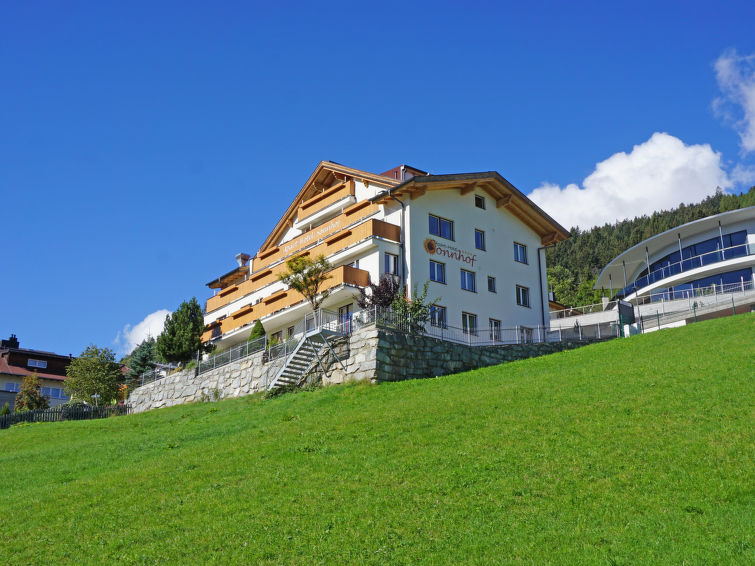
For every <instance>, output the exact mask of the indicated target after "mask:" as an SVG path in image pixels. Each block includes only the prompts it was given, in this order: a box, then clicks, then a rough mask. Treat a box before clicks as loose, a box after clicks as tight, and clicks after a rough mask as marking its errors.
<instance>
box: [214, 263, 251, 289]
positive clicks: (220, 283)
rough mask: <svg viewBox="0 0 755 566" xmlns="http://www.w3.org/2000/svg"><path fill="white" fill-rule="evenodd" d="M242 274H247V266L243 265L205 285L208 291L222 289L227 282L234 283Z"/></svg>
mask: <svg viewBox="0 0 755 566" xmlns="http://www.w3.org/2000/svg"><path fill="white" fill-rule="evenodd" d="M244 273H249V266H248V265H243V266H241V267H236V268H234V269H232V270H231V271H229V272H228V273H226V274H224V275H221V276H220V277H218V278H217V279H213V280H212V281H210V282H209V283H207V286H208V287H209V288H210V289H222V288H223V287H224V286H225V285H226V284H228V282H229V281H235V280H236V279H238V278H239V277H240V276H241V275H243V274H244Z"/></svg>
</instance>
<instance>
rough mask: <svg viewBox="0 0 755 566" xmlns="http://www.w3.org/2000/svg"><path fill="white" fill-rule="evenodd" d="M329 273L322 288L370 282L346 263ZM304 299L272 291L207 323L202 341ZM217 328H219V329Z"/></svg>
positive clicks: (295, 294) (287, 291)
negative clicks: (261, 299)
mask: <svg viewBox="0 0 755 566" xmlns="http://www.w3.org/2000/svg"><path fill="white" fill-rule="evenodd" d="M378 222H379V221H378ZM329 275H330V279H328V280H327V281H325V283H324V284H323V286H322V289H323V290H326V289H332V288H334V287H338V286H339V285H343V284H346V285H354V286H357V287H366V286H367V285H369V283H370V274H369V273H368V272H367V271H365V270H364V269H357V268H355V267H349V266H348V265H342V266H340V267H336V268H335V269H333V270H331V271H330V272H329ZM304 300H305V299H304V297H303V296H302V295H301V294H299V293H298V292H297V291H294V290H292V289H286V290H283V291H278V292H277V293H273V294H272V295H270V296H269V297H267V298H265V299H264V300H263V301H261V302H259V303H257V304H256V305H246V306H245V307H242V308H240V309H239V310H237V311H236V312H234V313H232V314H231V315H229V316H227V317H226V318H224V319H222V320H220V321H217V322H214V323H212V324H210V325H208V326H207V327H206V328H205V332H204V334H202V341H203V342H207V341H209V340H211V339H213V338H218V337H219V336H221V335H222V334H226V333H227V332H230V331H231V330H235V329H236V328H240V327H242V326H244V325H246V324H249V323H252V322H254V321H255V320H258V319H260V318H263V317H265V316H268V315H270V314H273V313H274V312H278V311H279V310H281V309H285V308H288V307H290V306H293V305H296V304H298V303H301V302H302V301H304ZM218 328H220V330H219V331H218Z"/></svg>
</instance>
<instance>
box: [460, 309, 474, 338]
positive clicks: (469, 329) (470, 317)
mask: <svg viewBox="0 0 755 566" xmlns="http://www.w3.org/2000/svg"><path fill="white" fill-rule="evenodd" d="M461 328H462V329H463V330H464V334H471V335H473V336H477V315H476V314H472V313H469V312H463V313H461Z"/></svg>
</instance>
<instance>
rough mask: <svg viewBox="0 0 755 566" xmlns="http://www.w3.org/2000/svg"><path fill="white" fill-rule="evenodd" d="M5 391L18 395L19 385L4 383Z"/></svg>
mask: <svg viewBox="0 0 755 566" xmlns="http://www.w3.org/2000/svg"><path fill="white" fill-rule="evenodd" d="M5 390H6V391H10V392H11V393H18V392H19V391H21V384H19V383H13V382H12V381H6V382H5Z"/></svg>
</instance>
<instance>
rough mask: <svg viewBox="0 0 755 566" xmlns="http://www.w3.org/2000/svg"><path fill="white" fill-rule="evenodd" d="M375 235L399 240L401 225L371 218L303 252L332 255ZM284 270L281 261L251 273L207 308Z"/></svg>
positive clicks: (209, 301)
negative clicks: (273, 265)
mask: <svg viewBox="0 0 755 566" xmlns="http://www.w3.org/2000/svg"><path fill="white" fill-rule="evenodd" d="M372 236H377V237H380V238H385V239H387V240H392V241H394V242H398V241H399V240H400V239H401V228H400V227H398V226H396V225H395V224H391V223H389V222H384V221H382V220H377V219H372V220H368V221H367V222H363V223H362V224H358V225H357V226H354V227H353V228H349V229H348V230H340V231H338V232H336V233H335V234H333V235H332V236H330V237H328V238H327V239H325V240H324V241H323V242H321V243H320V244H318V245H316V246H314V247H313V248H310V249H309V250H307V251H305V252H304V253H303V254H302V255H309V256H310V257H312V258H316V257H318V256H320V255H324V256H325V257H329V256H331V255H333V254H334V253H336V252H339V251H341V250H343V249H344V248H347V247H349V246H351V245H353V244H356V243H358V242H361V241H362V240H366V239H367V238H370V237H372ZM284 271H286V265H285V264H284V263H281V264H279V265H276V266H275V267H272V268H263V269H261V270H259V271H256V272H255V273H252V275H251V277H249V279H247V280H246V281H244V282H243V283H239V284H237V285H232V286H231V287H227V288H226V289H223V290H222V291H221V292H220V293H218V294H217V295H215V296H214V297H210V298H209V299H207V305H206V311H207V312H212V311H214V310H217V309H219V308H220V307H222V306H225V305H227V304H229V303H231V302H233V301H235V300H236V299H240V298H241V297H245V296H246V295H249V294H250V293H252V292H254V291H256V290H257V289H261V288H262V287H264V286H265V285H269V284H270V283H274V282H275V281H277V280H278V274H279V273H282V272H284Z"/></svg>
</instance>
